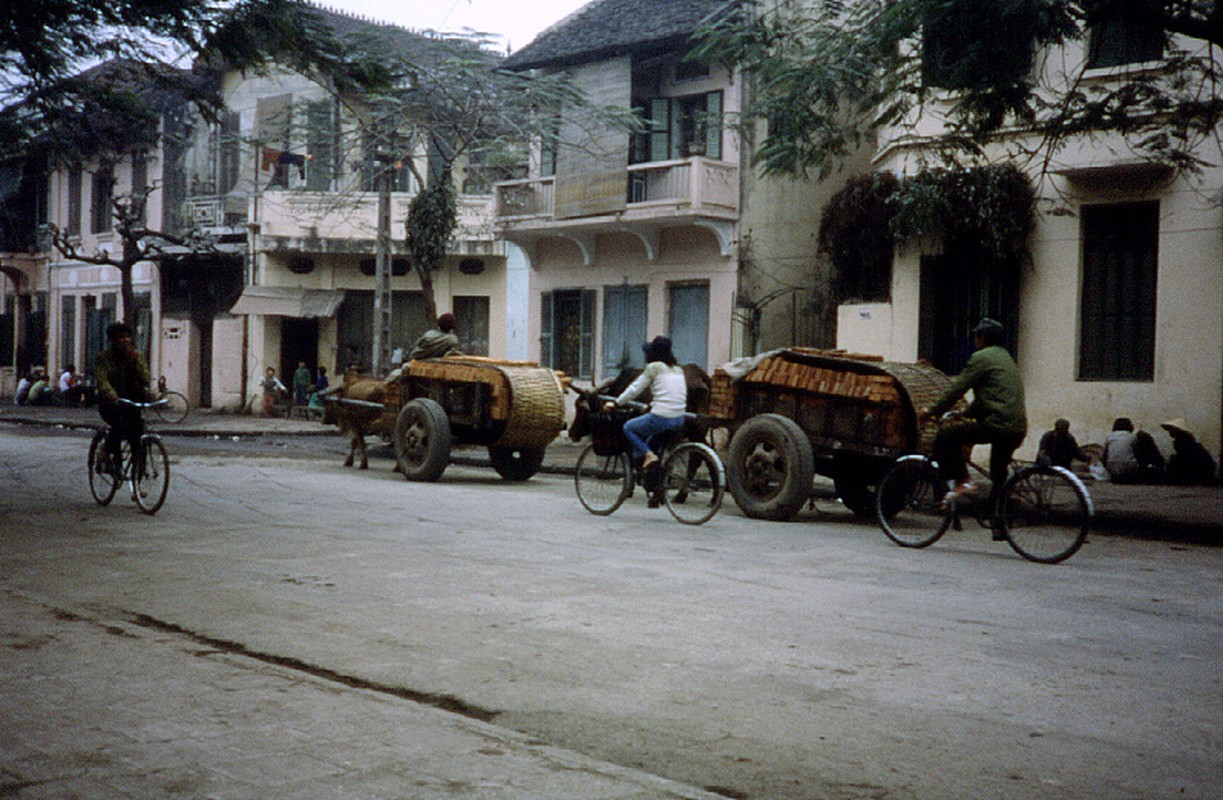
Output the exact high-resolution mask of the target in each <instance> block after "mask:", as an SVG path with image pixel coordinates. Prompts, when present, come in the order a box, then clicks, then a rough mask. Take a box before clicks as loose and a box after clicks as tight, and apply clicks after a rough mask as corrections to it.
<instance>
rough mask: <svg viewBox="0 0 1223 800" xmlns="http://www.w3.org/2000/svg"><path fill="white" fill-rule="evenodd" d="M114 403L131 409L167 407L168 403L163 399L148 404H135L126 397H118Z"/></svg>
mask: <svg viewBox="0 0 1223 800" xmlns="http://www.w3.org/2000/svg"><path fill="white" fill-rule="evenodd" d="M115 403H117V404H119V405H124V406H132V407H133V408H157V407H158V406H166V405H169V404H170V401H169V400H167V399H166V398H164V397H163V398H161V399H159V400H154V401H152V402H150V403H137V402H136V401H135V400H128V399H127V398H126V397H120V398H119V399H118V400H116V401H115Z"/></svg>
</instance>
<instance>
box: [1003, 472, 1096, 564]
mask: <svg viewBox="0 0 1223 800" xmlns="http://www.w3.org/2000/svg"><path fill="white" fill-rule="evenodd" d="M1037 491H1038V492H1039V494H1040V496H1041V498H1040V499H1041V500H1042V506H1043V501H1046V500H1048V499H1050V498H1053V499H1054V501H1055V504H1054V507H1053V508H1051V509H1045V508H1043V507H1042V508H1039V509H1036V508H1035V507H1034V506H1033V504H1032V503H1031V502H1030V500H1031V498H1032V495H1033V493H1034V492H1037ZM1089 497H1090V495H1089V494H1088V492H1087V487H1086V486H1084V485H1083V482H1082V481H1080V480H1079V479H1078V478H1077V477H1075V475H1074V473H1072V472H1070V470H1068V469H1065V468H1064V467H1040V466H1035V467H1027V468H1025V469H1021V470H1019V471H1018V472H1016V473H1015V474H1013V475H1011V477H1010V478H1008V479H1007V481H1006V483H1005V484H1003V487H1002V501H1001V504H1000V511H1001V514H1000V517H1001V521H1002V524H1003V532H1004V533H1005V534H1006V540H1007V542H1008V543H1009V544H1010V545H1011V549H1012V550H1014V551H1015V552H1016V553H1018V554H1019V555H1021V556H1023V557H1024V558H1026V559H1027V560H1029V561H1035V562H1036V563H1038V564H1057V563H1060V562H1062V561H1065V560H1066V559H1068V558H1070V557H1071V556H1072V555H1074V554H1075V553H1077V552H1078V550H1079V548H1080V547H1082V546H1083V542H1085V541H1086V540H1087V528H1088V526H1089V524H1090V521H1091V517H1092V512H1093V509H1092V505H1091V502H1090V500H1089ZM1021 518H1022V519H1021ZM1049 519H1051V520H1052V523H1051V524H1048V525H1044V526H1043V528H1044V530H1045V532H1046V533H1047V535H1044V536H1042V535H1039V532H1038V531H1036V530H1035V529H1034V528H1032V527H1031V526H1027V527H1026V528H1025V527H1024V526H1022V525H1020V524H1019V523H1020V522H1021V521H1022V522H1033V521H1037V520H1039V521H1044V520H1049ZM1038 544H1040V545H1043V546H1042V547H1039V548H1038V547H1037V546H1036V545H1038Z"/></svg>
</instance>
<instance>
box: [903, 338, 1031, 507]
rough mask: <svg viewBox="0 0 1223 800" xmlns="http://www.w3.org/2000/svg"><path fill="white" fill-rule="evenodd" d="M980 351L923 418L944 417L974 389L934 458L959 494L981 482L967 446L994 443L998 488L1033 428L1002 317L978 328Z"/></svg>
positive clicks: (938, 440) (992, 465) (941, 434)
mask: <svg viewBox="0 0 1223 800" xmlns="http://www.w3.org/2000/svg"><path fill="white" fill-rule="evenodd" d="M972 333H973V348H974V352H973V354H972V356H970V357H969V359H968V363H967V364H966V365H965V366H964V371H963V372H961V373H960V374H959V375H958V376H957V377H956V378H955V379H954V380H952V382H951V385H950V386H948V387H947V389H946V391H944V392H943V394H942V396H941V397H939V399H938V400H936V401H935V402H934V403H933V404H932V405H930V407H929V408H926V409H924V410H923V411H922V412H921V414H920V417H919V421H921V422H924V421H926V420H928V419H930V418H932V417H938V416H939V415H940V414H942V413H943V412H944V411H946V410H947V409H949V408H951V406H952V405H953V404H954V403H955V402H956V401H957V400H959V399H960V398H961V397H963V396H964V393H965V392H967V391H968V390H969V389H972V394H973V400H972V404H971V405H969V407H968V411H967V413H966V414H965V416H964V417H963V418H962V419H958V420H950V421H948V422H945V423H944V424H943V425H942V426H941V427H940V428H939V431H938V434H937V435H936V436H935V439H934V458H935V460H936V461H938V465H939V475H940V477H941V478H943V480H945V481H947V482H948V485H952V484H953V483H954V488H953V489H952V492H954V493H955V495H956V496H967V495H971V494H973V493H974V492H976V490H977V486H976V485H975V484H974V483H973V482H972V481H970V480H969V479H968V467H967V465H966V464H965V452H964V449H965V447H970V446H972V445H976V444H988V445H989V446H990V456H989V477H990V481H992V482H993V485H994V486H993V490H994V491H999V490H1000V489H1001V488H1002V484H1003V483H1004V482H1005V481H1006V475H1007V468H1008V467H1009V466H1010V463H1011V456H1012V455H1014V453H1015V450H1016V449H1017V448H1018V447H1019V445H1020V444H1021V443H1022V442H1023V439H1024V437H1025V436H1026V435H1027V432H1028V418H1027V412H1026V410H1025V406H1024V396H1023V381H1022V380H1021V379H1020V377H1019V367H1017V366H1016V365H1015V359H1013V358H1011V354H1010V353H1008V352H1007V351H1006V349H1005V348H1004V347H1003V346H1002V341H1003V334H1004V333H1005V329H1004V328H1003V327H1002V323H1000V322H998V321H997V320H992V319H988V318H986V319H983V320H981V321H980V322H979V323H978V324H977V327H975V328H973V331H972Z"/></svg>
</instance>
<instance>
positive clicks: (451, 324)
mask: <svg viewBox="0 0 1223 800" xmlns="http://www.w3.org/2000/svg"><path fill="white" fill-rule="evenodd" d="M457 324H458V322H457V320H456V319H455V317H454V314H451V313H450V312H449V311H447V312H446V313H444V314H441V315H439V316H438V318H437V327H436V328H433V329H431V330H427V331H425V332H424V333H422V334H421V336H420V338H419V339H417V340H416V344H414V345H412V349H411V350H409V351H408V357H407V358H406V359H404V361H405V363H406V362H408V361H413V360H415V359H418V358H441V357H442V356H444V355H446V354H447V353H451V352H455V351H457V350H458V349H459V337H458V334H456V333H455V332H454V328H455V325H457Z"/></svg>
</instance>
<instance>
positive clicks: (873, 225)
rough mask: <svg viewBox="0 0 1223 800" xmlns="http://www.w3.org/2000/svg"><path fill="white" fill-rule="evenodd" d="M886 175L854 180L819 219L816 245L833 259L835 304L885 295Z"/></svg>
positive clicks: (889, 184) (892, 189)
mask: <svg viewBox="0 0 1223 800" xmlns="http://www.w3.org/2000/svg"><path fill="white" fill-rule="evenodd" d="M899 192H900V181H899V180H898V179H897V178H896V176H895V175H893V174H892V173H890V172H873V173H869V174H866V175H859V176H857V177H856V178H853V179H851V180H850V181H849V183H847V184H846V185H845V186H844V187H843V188H842V189H841V190H840V191H839V192H837V193H836V194H835V195H834V196H833V197H832V199H831V200H830V201H829V203H828V205H826V206H825V207H824V213H823V215H822V216H821V218H820V231H819V246H820V249H821V250H823V251H825V252H827V253H829V254H830V255H831V256H832V265H833V271H834V275H835V278H834V290H835V293H836V296H837V299H838V300H841V301H845V300H849V299H851V298H854V299H858V300H884V299H886V298H887V296H888V293H889V290H890V286H889V283H890V280H889V278H890V276H891V265H892V250H893V246H892V245H893V239H892V234H891V223H892V217H893V215H894V213H895V212H894V208H893V198H894V197H895V196H896V195H897V194H898V193H899Z"/></svg>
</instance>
